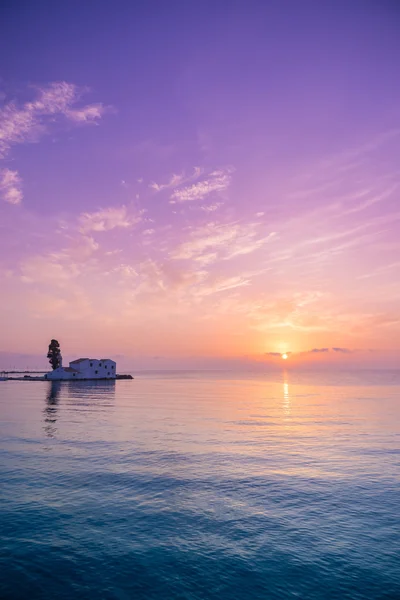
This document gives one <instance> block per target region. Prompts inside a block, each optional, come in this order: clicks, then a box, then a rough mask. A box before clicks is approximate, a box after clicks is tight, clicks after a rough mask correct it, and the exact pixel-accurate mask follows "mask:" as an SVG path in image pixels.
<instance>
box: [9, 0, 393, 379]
mask: <svg viewBox="0 0 400 600" xmlns="http://www.w3.org/2000/svg"><path fill="white" fill-rule="evenodd" d="M0 20H1V35H0V66H1V69H0V283H1V290H2V291H1V297H0V352H3V353H5V354H3V355H0V356H3V359H4V360H3V363H6V362H7V360H8V361H13V360H14V359H15V356H13V357H12V358H9V359H8V358H7V356H8V354H9V353H17V354H18V353H27V354H35V355H36V354H39V355H40V354H41V353H45V351H46V347H47V344H48V342H49V339H50V338H52V337H56V338H57V339H59V341H60V343H61V346H62V348H63V350H64V353H65V354H66V355H68V356H77V355H81V354H83V355H88V354H90V355H93V356H96V355H100V354H102V355H103V354H107V355H110V356H115V355H120V354H121V355H124V356H126V357H128V358H127V360H131V359H132V360H134V361H135V364H137V365H139V366H141V367H154V366H156V367H157V368H163V367H180V366H181V365H183V364H184V365H185V366H203V365H205V364H206V365H207V366H210V365H213V364H215V365H218V366H221V365H223V364H228V363H229V364H239V363H240V364H242V363H243V364H244V363H246V361H257V362H269V361H272V362H273V361H275V360H280V358H279V355H280V354H282V353H283V352H288V353H291V354H290V355H289V358H290V361H292V363H295V362H296V361H297V362H298V363H303V362H308V361H313V362H314V363H317V362H332V363H335V362H338V361H339V362H341V363H343V362H349V363H351V364H353V363H354V364H355V363H357V364H360V363H362V362H363V361H367V362H369V363H371V362H372V363H376V364H379V365H386V364H391V365H392V364H397V359H398V352H399V351H400V342H399V339H400V336H399V334H400V281H399V276H400V206H399V189H400V188H399V184H400V171H399V166H398V163H399V156H400V109H399V100H400V78H399V64H400V36H399V31H400V5H399V3H398V2H397V1H392V0H381V1H372V0H371V1H369V0H362V1H361V0H360V1H357V0H346V1H345V2H344V1H343V2H342V1H339V0H335V1H332V2H331V1H328V0H322V1H321V0H315V1H307V0H303V1H301V2H299V1H297V0H291V1H285V0H280V1H276V2H275V1H270V2H261V1H260V2H252V1H247V2H201V3H191V2H169V3H166V2H151V1H150V2H142V3H138V2H136V3H135V2H134V3H132V2H117V3H113V4H111V3H110V2H98V3H96V4H91V3H81V2H68V3H63V6H61V3H54V2H46V1H44V2H40V3H30V2H15V3H12V2H5V3H3V4H2V7H1V8H0ZM325 348H327V349H329V351H323V352H321V351H320V352H312V350H323V349H325ZM332 348H340V349H347V350H348V351H347V352H343V351H340V350H336V351H335V350H332ZM275 355H276V356H275ZM155 357H157V358H155ZM229 361H230V362H229ZM246 364H247V363H246ZM0 367H1V364H0Z"/></svg>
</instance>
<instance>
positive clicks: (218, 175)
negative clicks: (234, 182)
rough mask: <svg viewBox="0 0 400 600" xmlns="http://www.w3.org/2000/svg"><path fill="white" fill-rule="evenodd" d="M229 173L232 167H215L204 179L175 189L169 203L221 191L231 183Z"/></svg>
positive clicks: (179, 202)
mask: <svg viewBox="0 0 400 600" xmlns="http://www.w3.org/2000/svg"><path fill="white" fill-rule="evenodd" d="M231 173H232V169H217V170H216V171H213V172H212V173H210V175H209V176H208V177H207V178H206V179H203V180H202V181H198V182H197V183H193V184H192V185H189V186H186V187H183V188H180V189H177V190H175V192H174V193H173V194H172V195H171V198H170V204H181V203H183V202H194V201H196V200H203V199H204V198H206V196H209V195H210V194H212V193H220V192H223V191H224V190H226V189H227V188H228V187H229V185H230V183H231V179H232V176H231Z"/></svg>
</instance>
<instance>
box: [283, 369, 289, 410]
mask: <svg viewBox="0 0 400 600" xmlns="http://www.w3.org/2000/svg"><path fill="white" fill-rule="evenodd" d="M283 412H284V413H285V415H288V416H289V415H290V413H291V404H290V394H289V380H288V378H287V374H286V373H285V374H284V376H283Z"/></svg>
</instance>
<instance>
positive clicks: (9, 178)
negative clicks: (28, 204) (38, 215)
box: [0, 169, 23, 204]
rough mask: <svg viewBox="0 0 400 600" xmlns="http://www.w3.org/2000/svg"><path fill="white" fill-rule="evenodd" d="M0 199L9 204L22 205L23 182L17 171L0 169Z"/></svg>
mask: <svg viewBox="0 0 400 600" xmlns="http://www.w3.org/2000/svg"><path fill="white" fill-rule="evenodd" d="M0 197H1V198H2V199H3V200H4V201H5V202H8V203H9V204H20V203H21V200H22V197H23V194H22V181H21V178H20V176H19V175H18V172H17V171H13V170H11V169H0Z"/></svg>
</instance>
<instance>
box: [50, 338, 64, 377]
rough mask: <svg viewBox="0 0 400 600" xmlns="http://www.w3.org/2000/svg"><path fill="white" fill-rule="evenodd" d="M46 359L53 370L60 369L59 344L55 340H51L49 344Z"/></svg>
mask: <svg viewBox="0 0 400 600" xmlns="http://www.w3.org/2000/svg"><path fill="white" fill-rule="evenodd" d="M47 358H48V359H49V363H50V364H51V366H52V368H53V370H54V369H57V368H58V367H61V364H62V356H61V350H60V344H59V343H58V342H57V340H51V342H50V344H49V351H48V353H47Z"/></svg>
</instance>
